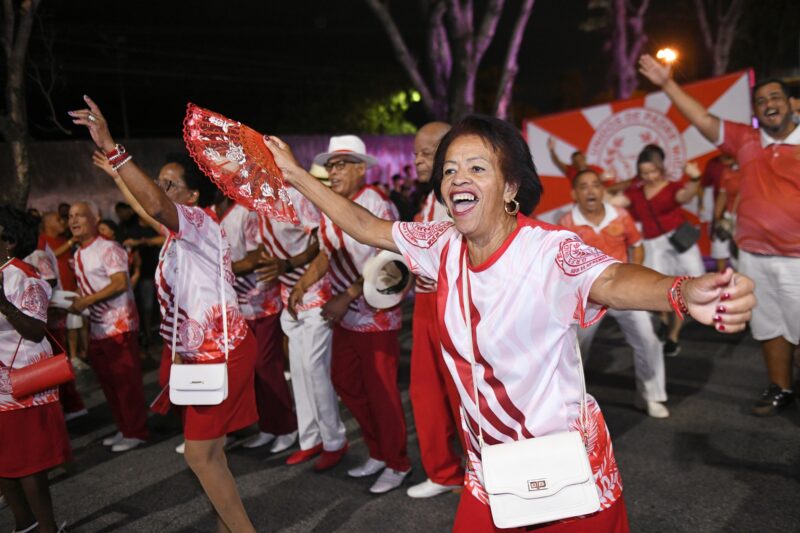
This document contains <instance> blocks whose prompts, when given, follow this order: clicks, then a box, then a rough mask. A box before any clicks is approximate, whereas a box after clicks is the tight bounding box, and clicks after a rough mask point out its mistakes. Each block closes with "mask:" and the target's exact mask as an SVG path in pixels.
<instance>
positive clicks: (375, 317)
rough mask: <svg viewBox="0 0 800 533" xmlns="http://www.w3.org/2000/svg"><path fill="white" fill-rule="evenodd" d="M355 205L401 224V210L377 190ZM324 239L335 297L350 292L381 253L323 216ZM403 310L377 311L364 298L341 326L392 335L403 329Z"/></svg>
mask: <svg viewBox="0 0 800 533" xmlns="http://www.w3.org/2000/svg"><path fill="white" fill-rule="evenodd" d="M352 201H353V202H355V203H357V204H358V205H360V206H361V207H363V208H365V209H366V210H367V211H369V212H370V213H372V214H373V215H375V216H376V217H378V218H383V219H386V220H397V219H398V218H399V216H398V214H397V208H396V207H395V206H394V204H393V203H392V202H391V201H390V200H389V198H387V197H386V196H385V195H384V194H383V193H382V192H380V191H379V190H378V189H376V188H375V187H370V186H366V187H364V188H362V189H361V190H360V191H358V192H357V193H356V195H355V196H354V197H353V198H352ZM320 239H321V240H322V245H323V247H324V249H325V253H326V254H328V276H330V282H331V289H332V292H333V294H341V293H342V292H344V291H346V290H347V288H348V287H350V285H352V284H353V282H355V281H356V280H357V279H358V278H359V277H360V276H361V274H362V273H363V272H364V265H365V264H366V262H367V260H368V259H370V258H371V257H373V256H375V255H377V254H378V252H379V251H380V250H378V249H377V248H373V247H371V246H365V245H363V244H360V243H359V242H358V241H356V240H355V239H353V238H352V237H351V236H350V235H346V234H345V233H343V232H342V230H341V229H340V228H338V227H337V226H335V225H334V224H333V222H331V219H329V218H328V217H327V216H325V215H323V216H322V223H321V225H320ZM401 319H402V316H401V310H400V306H395V307H392V308H389V309H374V308H372V307H370V306H369V304H367V301H366V300H365V299H364V296H359V297H358V298H357V299H355V300H353V301H352V302H350V306H349V308H348V309H347V312H346V313H345V315H344V317H343V318H342V320H341V322H340V324H341V326H342V327H343V328H344V329H348V330H350V331H360V332H374V331H392V330H395V329H400V322H401Z"/></svg>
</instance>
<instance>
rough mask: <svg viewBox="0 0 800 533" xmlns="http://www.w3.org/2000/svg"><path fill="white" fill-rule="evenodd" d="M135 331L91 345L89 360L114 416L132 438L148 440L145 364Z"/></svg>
mask: <svg viewBox="0 0 800 533" xmlns="http://www.w3.org/2000/svg"><path fill="white" fill-rule="evenodd" d="M136 335H137V333H136V332H135V331H129V332H128V333H122V334H120V335H114V336H113V337H108V338H105V339H93V340H91V341H90V342H89V349H88V351H87V352H88V357H89V364H90V365H92V369H93V370H94V373H95V374H96V375H97V380H98V381H99V382H100V387H101V388H102V389H103V394H105V396H106V401H108V405H109V407H110V408H111V415H112V416H113V417H114V421H115V422H116V423H117V427H118V428H119V430H120V431H121V432H122V435H123V436H124V437H125V438H128V439H142V440H146V439H147V408H146V404H145V402H144V388H143V386H142V361H141V359H140V358H139V341H138V340H137V338H136Z"/></svg>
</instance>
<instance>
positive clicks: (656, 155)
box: [636, 144, 667, 172]
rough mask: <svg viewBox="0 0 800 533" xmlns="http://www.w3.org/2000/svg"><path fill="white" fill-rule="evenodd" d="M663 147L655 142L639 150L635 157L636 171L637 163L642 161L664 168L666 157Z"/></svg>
mask: <svg viewBox="0 0 800 533" xmlns="http://www.w3.org/2000/svg"><path fill="white" fill-rule="evenodd" d="M666 157H667V156H666V154H664V149H663V148H661V147H660V146H658V145H657V144H648V145H647V146H645V147H644V148H642V151H641V152H639V157H637V158H636V171H637V172H638V171H639V165H641V164H642V163H652V164H654V165H655V166H657V167H659V168H662V169H663V168H664V160H665V159H666Z"/></svg>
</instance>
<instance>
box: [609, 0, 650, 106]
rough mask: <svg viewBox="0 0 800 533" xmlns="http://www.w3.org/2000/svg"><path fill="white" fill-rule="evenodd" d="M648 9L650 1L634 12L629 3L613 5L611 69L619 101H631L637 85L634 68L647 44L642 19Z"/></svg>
mask: <svg viewBox="0 0 800 533" xmlns="http://www.w3.org/2000/svg"><path fill="white" fill-rule="evenodd" d="M649 6H650V0H642V3H641V4H639V7H638V8H635V10H634V7H633V5H632V4H631V3H630V2H629V1H628V0H614V3H613V4H612V15H613V24H614V28H613V30H612V34H611V69H612V73H613V76H612V77H613V79H614V80H615V82H616V83H615V92H616V96H617V98H619V99H626V98H630V97H631V95H632V94H633V91H635V90H636V87H637V86H638V85H639V80H638V78H637V69H636V65H637V62H638V60H639V55H640V54H641V52H642V48H643V47H644V44H645V43H646V42H647V34H645V32H644V15H645V13H646V12H647V9H648V7H649ZM629 9H630V10H631V13H629V12H628V10H629Z"/></svg>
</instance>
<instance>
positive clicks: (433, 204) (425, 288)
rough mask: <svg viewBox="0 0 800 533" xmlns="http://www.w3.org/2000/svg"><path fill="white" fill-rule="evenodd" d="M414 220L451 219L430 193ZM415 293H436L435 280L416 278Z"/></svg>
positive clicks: (444, 220) (443, 220)
mask: <svg viewBox="0 0 800 533" xmlns="http://www.w3.org/2000/svg"><path fill="white" fill-rule="evenodd" d="M414 220H415V221H417V222H446V221H449V220H452V219H451V218H450V215H448V214H447V208H446V207H445V206H444V205H442V204H441V203H440V202H439V201H438V200H437V199H436V193H434V192H433V191H431V192H429V193H428V196H427V198H425V203H424V204H422V210H421V211H420V212H419V215H418V216H417V217H415V219H414ZM416 291H417V292H422V293H426V292H436V280H433V279H430V278H426V277H425V276H417V279H416Z"/></svg>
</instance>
